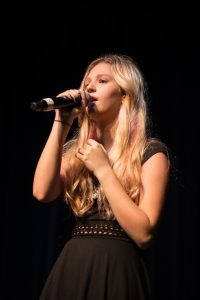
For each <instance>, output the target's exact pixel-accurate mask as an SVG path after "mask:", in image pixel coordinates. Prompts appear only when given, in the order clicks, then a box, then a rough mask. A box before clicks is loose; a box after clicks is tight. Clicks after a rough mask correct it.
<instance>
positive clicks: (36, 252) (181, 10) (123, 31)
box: [0, 1, 200, 300]
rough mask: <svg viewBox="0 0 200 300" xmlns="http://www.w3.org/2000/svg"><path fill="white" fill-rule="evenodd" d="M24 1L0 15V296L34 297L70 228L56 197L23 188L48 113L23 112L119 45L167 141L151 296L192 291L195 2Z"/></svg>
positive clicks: (151, 257)
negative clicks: (39, 196) (143, 84)
mask: <svg viewBox="0 0 200 300" xmlns="http://www.w3.org/2000/svg"><path fill="white" fill-rule="evenodd" d="M28 5H29V6H26V5H25V4H24V5H23V6H22V5H21V6H20V4H19V3H17V4H16V5H14V4H12V5H11V4H8V5H7V7H4V9H3V10H2V18H1V22H2V24H1V32H2V33H1V78H2V79H1V82H2V86H1V90H2V92H1V137H2V138H1V140H2V142H1V149H2V155H1V157H2V164H1V165H2V168H1V171H2V172H1V173H2V174H1V176H2V177H1V178H2V179H3V180H2V182H3V184H2V191H3V193H2V199H1V203H2V207H3V209H2V210H1V211H2V218H1V220H2V226H1V229H2V233H1V255H0V259H1V276H2V280H1V285H2V286H1V289H0V293H1V294H0V298H1V299H2V300H10V299H12V300H37V299H38V295H39V293H40V291H41V288H42V286H43V284H44V281H45V279H46V276H47V275H48V273H49V271H50V269H51V267H52V264H53V262H54V261H55V259H56V257H57V255H58V254H59V252H60V250H61V249H62V247H63V244H64V242H65V241H67V239H68V236H69V232H70V228H71V227H70V226H71V225H70V218H69V214H68V211H67V208H66V206H65V205H64V203H63V202H62V201H61V200H57V201H55V202H53V203H50V204H42V203H39V202H38V201H36V199H34V198H33V196H32V180H33V174H34V170H35V167H36V163H37V161H38V158H39V155H40V153H41V151H42V148H43V146H44V144H45V142H46V139H47V137H48V134H49V132H50V129H51V124H52V118H53V113H52V112H48V113H38V112H37V113H36V112H32V111H31V110H30V103H31V101H34V100H40V99H41V98H42V97H48V96H53V95H56V94H57V93H59V92H61V91H63V90H65V89H67V88H76V87H78V86H79V83H80V80H81V78H82V75H83V73H84V71H85V68H86V65H87V63H88V62H89V61H90V60H92V59H93V58H95V57H96V56H98V55H99V54H102V53H106V52H118V53H123V54H128V55H130V56H132V57H133V58H134V59H135V60H136V61H137V62H138V64H139V65H140V67H141V69H142V70H143V73H144V77H145V79H146V81H147V83H148V93H149V101H150V110H151V115H152V120H153V128H152V130H153V131H154V133H155V135H156V136H158V137H160V138H161V139H162V140H163V141H164V142H166V144H167V145H168V147H169V149H170V155H171V160H172V172H171V178H170V186H169V191H168V195H167V199H166V207H165V211H164V215H163V219H162V222H161V226H160V230H159V232H158V236H157V239H156V240H155V242H154V244H153V245H152V246H151V247H150V249H149V250H148V251H147V253H146V255H147V259H148V264H149V268H150V273H151V280H152V287H153V294H154V299H153V300H175V299H182V300H186V299H191V300H192V299H197V298H196V296H195V295H196V294H198V290H199V289H198V279H197V278H198V263H199V257H198V252H199V246H198V240H199V219H198V209H199V195H198V160H199V157H198V146H197V144H198V137H199V130H198V128H199V126H198V125H199V112H198V110H199V109H198V100H199V91H198V88H199V53H200V47H199V45H198V40H199V18H198V16H197V9H196V8H195V7H194V6H193V4H192V3H191V2H190V3H189V5H190V6H189V5H188V4H187V7H186V6H185V7H183V4H181V6H180V5H179V4H178V6H177V9H175V8H174V5H171V6H170V5H169V4H168V6H166V5H164V4H163V3H162V7H161V6H160V7H159V6H158V5H157V7H155V8H154V7H152V6H151V7H147V5H146V4H145V5H143V7H142V6H141V7H140V8H139V7H136V6H135V4H134V2H133V3H130V4H126V3H125V2H124V1H123V3H115V2H114V1H113V2H112V1H111V2H107V3H102V2H101V3H88V4H87V3H85V2H83V3H79V4H78V3H74V4H73V3H72V4H70V5H68V4H66V5H65V7H63V8H62V7H59V5H57V6H56V7H53V5H52V6H50V4H48V10H47V7H46V8H45V9H42V8H41V7H40V5H38V6H37V7H36V4H34V5H33V4H32V3H29V4H28ZM58 7H59V9H58ZM55 300H56V299H55ZM123 300H124V299H123Z"/></svg>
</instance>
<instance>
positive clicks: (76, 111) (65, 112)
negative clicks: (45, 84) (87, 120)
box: [55, 89, 86, 123]
mask: <svg viewBox="0 0 200 300" xmlns="http://www.w3.org/2000/svg"><path fill="white" fill-rule="evenodd" d="M79 95H80V96H81V98H82V101H83V105H82V106H81V107H80V108H73V109H69V108H62V109H56V110H55V114H56V115H55V117H56V119H60V120H63V121H64V120H66V121H68V122H70V123H72V122H73V121H74V119H75V118H77V117H78V116H79V115H80V114H81V113H82V112H83V111H84V109H85V106H86V105H84V104H86V95H85V92H84V91H82V90H76V89H70V90H66V91H64V92H62V93H60V94H58V95H57V96H56V97H67V98H71V99H75V98H76V97H77V96H79Z"/></svg>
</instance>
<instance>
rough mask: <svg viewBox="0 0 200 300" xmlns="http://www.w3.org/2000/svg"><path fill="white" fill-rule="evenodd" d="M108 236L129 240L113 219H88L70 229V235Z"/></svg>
mask: <svg viewBox="0 0 200 300" xmlns="http://www.w3.org/2000/svg"><path fill="white" fill-rule="evenodd" d="M78 236H91V237H110V238H120V239H125V240H129V241H131V239H130V237H129V236H128V235H127V234H126V232H125V231H124V230H123V229H122V228H121V226H120V225H119V224H118V223H117V222H115V221H102V220H94V221H93V220H90V221H85V222H78V223H77V224H76V225H75V227H74V228H73V230H72V237H78Z"/></svg>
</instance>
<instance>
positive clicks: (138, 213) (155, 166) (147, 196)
mask: <svg viewBox="0 0 200 300" xmlns="http://www.w3.org/2000/svg"><path fill="white" fill-rule="evenodd" d="M168 173H169V162H168V159H167V157H166V156H165V155H164V154H163V153H156V154H154V155H153V156H152V157H150V158H149V159H148V160H147V161H146V162H145V163H144V165H143V167H142V175H141V176H142V185H143V192H142V193H141V197H140V200H139V205H136V204H135V203H134V202H133V201H132V200H131V199H130V198H129V196H128V195H127V194H126V192H125V190H124V189H123V187H122V186H121V184H120V182H119V180H118V178H117V177H116V175H115V173H114V172H113V170H112V168H111V167H109V166H108V165H107V166H106V167H104V168H101V169H99V170H98V171H97V172H96V176H97V178H98V179H99V181H100V184H101V185H102V187H103V190H104V193H105V195H106V197H107V199H108V201H109V203H110V206H111V208H112V211H113V213H114V215H115V217H116V219H117V221H118V222H119V224H120V225H121V226H122V228H123V229H124V230H125V231H126V232H127V234H128V235H129V236H130V237H131V238H132V239H133V240H134V241H135V242H136V243H137V244H138V246H139V247H145V246H147V245H148V244H149V243H150V241H151V240H152V238H153V235H154V231H155V229H156V226H157V224H158V221H159V218H160V215H161V212H162V208H163V205H164V197H165V192H166V188H167V182H168Z"/></svg>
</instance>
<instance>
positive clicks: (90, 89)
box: [87, 81, 96, 93]
mask: <svg viewBox="0 0 200 300" xmlns="http://www.w3.org/2000/svg"><path fill="white" fill-rule="evenodd" d="M95 90H96V87H95V84H94V82H92V81H90V83H89V84H88V86H87V92H88V93H91V92H94V91H95Z"/></svg>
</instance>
